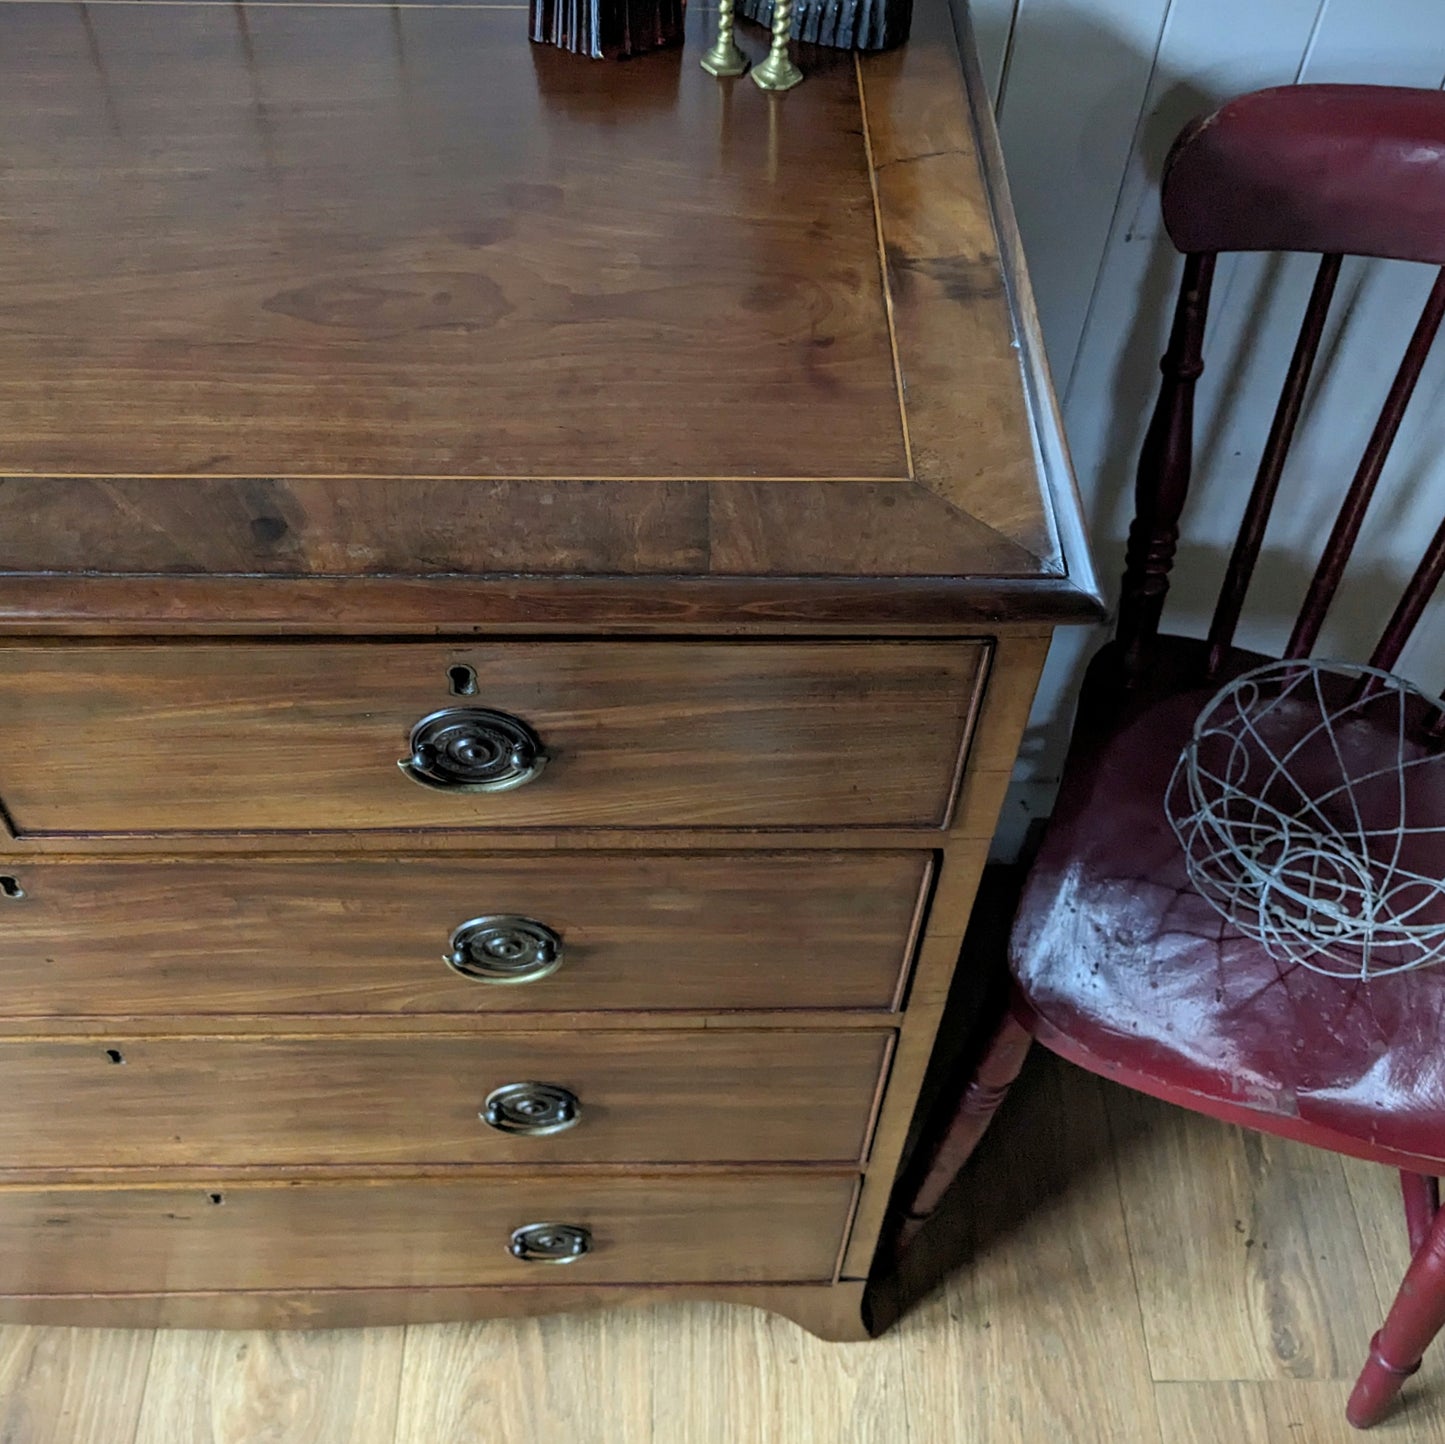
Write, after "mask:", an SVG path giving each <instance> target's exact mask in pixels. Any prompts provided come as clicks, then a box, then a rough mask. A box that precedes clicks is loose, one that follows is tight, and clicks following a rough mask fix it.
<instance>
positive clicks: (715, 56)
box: [699, 0, 748, 80]
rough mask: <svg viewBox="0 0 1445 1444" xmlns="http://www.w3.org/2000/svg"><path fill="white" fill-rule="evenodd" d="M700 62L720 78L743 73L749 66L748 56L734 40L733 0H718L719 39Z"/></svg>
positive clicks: (706, 69) (711, 73)
mask: <svg viewBox="0 0 1445 1444" xmlns="http://www.w3.org/2000/svg"><path fill="white" fill-rule="evenodd" d="M699 63H700V64H701V65H702V68H703V69H704V70H705V71H707V73H708V74H709V75H716V76H717V77H718V78H719V79H720V80H725V79H728V78H729V77H731V76H734V75H741V74H742V73H743V72H744V71H745V70H746V69H747V68H748V57H747V56H746V55H744V54H743V53H742V51H741V50H739V49H738V47H737V44H736V43H735V42H734V40H733V0H718V7H717V39H716V40H714V41H713V43H712V49H711V50H709V51H708V53H707V54H706V55H704V56H703V58H702V60H701V61H700V62H699Z"/></svg>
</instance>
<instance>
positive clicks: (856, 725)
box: [0, 642, 986, 835]
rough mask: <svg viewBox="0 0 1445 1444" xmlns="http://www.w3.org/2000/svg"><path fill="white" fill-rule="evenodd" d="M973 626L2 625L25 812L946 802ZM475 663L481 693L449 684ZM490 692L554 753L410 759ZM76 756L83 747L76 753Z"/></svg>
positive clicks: (127, 814) (624, 819) (142, 824)
mask: <svg viewBox="0 0 1445 1444" xmlns="http://www.w3.org/2000/svg"><path fill="white" fill-rule="evenodd" d="M985 656H986V652H985V649H984V647H982V646H981V645H979V644H976V643H959V644H955V645H948V644H943V643H925V642H917V643H902V642H899V643H888V644H885V643H877V644H872V643H867V644H865V643H859V644H856V645H854V644H847V643H815V644H801V643H800V644H789V645H766V644H744V643H737V644H723V643H718V644H704V643H700V642H699V643H692V644H671V643H645V642H637V643H628V644H608V643H605V642H578V643H564V642H549V643H545V644H541V645H535V644H534V645H528V644H525V643H515V644H510V643H507V644H501V643H499V644H492V645H482V646H476V647H462V648H450V647H443V646H428V645H420V644H418V645H406V644H396V645H390V644H373V645H352V646H345V645H333V644H322V643H318V644H316V645H313V646H308V647H287V646H253V645H242V644H240V643H236V644H232V645H227V646H202V645H197V646H171V647H146V646H136V647H123V646H122V647H102V646H61V645H54V646H49V645H23V644H19V643H15V644H10V645H4V646H0V699H3V705H0V800H3V803H4V806H5V809H6V810H7V811H8V813H9V815H10V818H11V820H12V822H13V823H14V825H15V827H16V830H17V832H19V833H20V834H22V835H24V834H27V833H61V832H63V833H68V834H77V833H81V834H83V833H107V832H146V831H157V832H192V831H214V830H223V831H231V830H252V829H262V830H265V829H295V830H305V831H318V830H329V829H367V828H392V829H397V828H418V827H447V826H452V827H458V826H460V827H467V828H497V827H504V826H507V825H508V824H510V825H513V826H523V827H536V826H545V827H551V828H557V827H582V826H613V827H624V828H638V827H658V826H666V825H668V824H672V825H674V826H682V827H718V826H727V825H734V826H737V825H742V826H758V825H771V826H788V825H793V826H798V825H802V826H829V825H849V824H874V825H877V824H887V823H895V824H897V823H905V824H910V823H911V824H915V825H924V826H928V825H933V826H939V825H941V824H942V823H943V822H944V821H945V820H946V819H947V817H948V814H949V810H950V807H951V803H952V797H953V792H954V787H955V783H956V776H957V772H958V769H959V767H960V766H961V761H962V749H963V747H964V744H965V741H966V738H967V731H968V726H969V723H970V721H971V714H972V710H973V704H974V693H975V690H976V687H977V686H978V684H979V683H980V682H981V680H982V673H981V668H982V665H983V662H984V659H985ZM455 665H465V666H469V667H471V668H473V669H474V671H475V673H476V677H477V692H476V695H475V696H473V697H462V698H454V697H452V696H451V695H449V681H448V678H449V675H450V669H451V668H452V667H453V666H455ZM469 704H470V705H476V706H480V707H487V708H491V709H493V710H497V711H502V712H506V713H508V714H510V715H512V716H515V717H518V718H520V719H522V720H523V721H524V722H527V723H528V724H530V725H531V727H532V728H533V729H534V730H535V731H536V732H537V733H538V734H539V735H540V737H541V739H542V742H543V744H544V745H545V747H546V748H547V749H548V751H549V752H550V753H551V754H552V760H551V761H550V762H549V763H548V764H547V768H546V771H545V772H543V773H542V775H541V777H540V779H538V780H537V781H535V782H533V783H530V784H529V785H527V786H524V787H520V788H517V789H516V790H514V791H511V792H506V793H493V794H484V795H478V794H469V793H449V792H438V791H434V790H432V789H430V788H426V787H422V786H419V785H417V784H416V783H414V782H412V781H411V780H409V779H408V778H407V777H406V776H404V775H403V773H402V772H401V771H400V769H399V768H398V766H397V761H398V759H399V758H402V757H405V756H407V755H408V753H409V752H410V744H409V741H408V738H409V736H410V733H411V729H412V727H413V725H414V724H415V723H416V722H418V721H419V720H420V719H421V718H422V717H424V716H426V715H428V714H430V713H432V712H433V711H436V710H438V709H441V708H445V707H448V706H465V705H469ZM77 769H79V770H77Z"/></svg>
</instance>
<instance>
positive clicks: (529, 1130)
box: [480, 1083, 580, 1138]
mask: <svg viewBox="0 0 1445 1444" xmlns="http://www.w3.org/2000/svg"><path fill="white" fill-rule="evenodd" d="M579 1106H580V1105H579V1104H578V1101H577V1095H576V1094H575V1093H573V1092H572V1091H571V1090H570V1089H567V1088H563V1087H561V1086H559V1085H558V1084H556V1083H506V1084H504V1085H503V1086H502V1087H500V1088H494V1089H493V1090H492V1091H491V1092H490V1093H488V1094H487V1101H486V1102H485V1103H484V1104H483V1105H482V1111H481V1115H480V1117H481V1120H482V1122H483V1123H485V1124H486V1125H487V1127H488V1128H495V1129H496V1130H497V1132H498V1133H519V1134H522V1135H525V1136H527V1137H531V1138H542V1137H545V1136H546V1135H547V1134H549V1133H561V1132H562V1131H563V1130H564V1129H567V1128H571V1127H572V1125H573V1124H574V1123H576V1122H577V1119H578V1116H579V1112H578V1111H579Z"/></svg>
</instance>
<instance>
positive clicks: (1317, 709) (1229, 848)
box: [1165, 661, 1445, 979]
mask: <svg viewBox="0 0 1445 1444" xmlns="http://www.w3.org/2000/svg"><path fill="white" fill-rule="evenodd" d="M1439 723H1440V709H1439V705H1438V704H1437V703H1435V702H1434V701H1433V700H1432V699H1430V698H1428V697H1426V696H1425V695H1424V694H1423V693H1422V692H1420V691H1418V690H1417V689H1416V688H1414V687H1412V686H1411V685H1410V684H1409V683H1408V682H1405V681H1404V680H1403V679H1401V678H1399V677H1396V676H1394V675H1393V674H1392V673H1389V672H1382V671H1379V670H1378V669H1376V668H1371V667H1362V666H1355V665H1353V664H1350V663H1338V662H1314V661H1291V662H1271V663H1269V664H1268V665H1266V666H1262V667H1258V668H1255V669H1254V670H1252V671H1250V672H1246V673H1244V674H1243V675H1242V676H1240V677H1238V678H1236V679H1235V680H1234V681H1232V682H1230V683H1229V684H1228V685H1227V686H1225V687H1224V688H1222V689H1221V690H1220V691H1219V692H1218V693H1217V694H1216V695H1215V696H1214V697H1213V698H1212V699H1211V700H1210V701H1209V702H1208V703H1207V704H1206V705H1205V707H1204V709H1203V710H1202V711H1201V712H1200V714H1199V717H1198V720H1197V721H1196V722H1195V724H1194V732H1193V736H1192V738H1191V740H1190V742H1189V745H1188V746H1187V747H1186V748H1185V749H1184V752H1183V753H1182V755H1181V756H1180V758H1179V763H1178V766H1177V767H1176V768H1175V770H1174V774H1173V777H1172V779H1171V781H1170V784H1169V789H1168V794H1167V798H1166V804H1165V805H1166V811H1167V813H1168V816H1169V821H1170V823H1171V825H1172V826H1173V828H1174V832H1175V835H1176V836H1177V837H1178V839H1179V843H1180V846H1181V847H1182V848H1183V849H1184V855H1185V858H1186V861H1187V866H1188V874H1189V879H1190V881H1191V883H1192V884H1193V885H1194V887H1195V888H1196V889H1197V890H1198V892H1199V893H1200V894H1201V895H1202V896H1203V897H1205V898H1206V899H1207V900H1208V901H1209V902H1210V903H1211V904H1213V906H1214V907H1215V908H1216V909H1217V910H1218V911H1219V912H1220V913H1221V914H1222V915H1223V916H1224V917H1225V918H1227V919H1228V920H1229V921H1230V922H1231V923H1233V924H1234V926H1235V927H1236V928H1238V929H1239V930H1240V931H1241V932H1242V933H1244V934H1245V935H1246V936H1248V937H1251V938H1254V939H1256V940H1257V941H1258V942H1260V943H1262V944H1263V945H1264V947H1265V948H1266V949H1267V951H1268V952H1269V953H1270V955H1271V956H1272V957H1274V958H1277V959H1278V960H1280V961H1281V962H1285V963H1298V964H1299V965H1300V966H1301V967H1305V968H1310V969H1313V970H1314V971H1315V972H1319V973H1326V974H1328V975H1330V976H1333V977H1342V978H1360V979H1369V978H1374V977H1381V976H1384V975H1386V974H1390V973H1400V972H1405V971H1408V970H1410V969H1413V968H1422V967H1426V966H1428V965H1430V964H1433V963H1438V962H1441V961H1445V881H1442V873H1445V866H1442V861H1445V859H1442V854H1445V755H1442V751H1441V747H1440V743H1439V741H1438V728H1439Z"/></svg>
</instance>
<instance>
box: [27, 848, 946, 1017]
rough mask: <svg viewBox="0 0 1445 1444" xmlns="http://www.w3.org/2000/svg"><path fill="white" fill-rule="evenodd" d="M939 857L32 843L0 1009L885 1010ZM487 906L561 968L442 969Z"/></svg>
mask: <svg viewBox="0 0 1445 1444" xmlns="http://www.w3.org/2000/svg"><path fill="white" fill-rule="evenodd" d="M0 872H3V869H0ZM931 872H932V866H931V858H930V857H929V855H928V854H927V853H920V852H912V853H906V852H902V853H900V852H871V851H862V852H853V853H840V852H817V853H814V852H803V853H796V852H795V853H723V854H719V855H716V856H705V855H693V856H676V855H668V854H655V853H636V854H631V855H624V856H618V855H615V854H603V855H587V854H582V855H577V854H566V853H563V854H554V855H550V856H547V857H517V856H508V855H500V856H499V855H495V854H481V855H478V856H471V857H466V858H460V859H459V858H425V857H416V856H408V857H400V858H385V859H365V858H362V859H356V858H348V859H345V860H340V861H328V860H322V859H307V858H304V857H303V858H300V859H297V858H289V859H286V860H279V859H278V860H268V861H258V860H255V859H246V858H242V859H237V860H235V861H229V860H218V859H213V860H210V861H206V860H204V859H202V860H195V859H184V860H176V861H171V862H152V861H148V860H146V861H141V860H137V861H132V862H78V863H29V864H21V865H16V866H14V867H13V868H12V869H11V871H9V872H3V875H4V876H7V877H12V878H13V879H14V883H13V886H14V887H15V888H17V889H19V891H20V892H21V893H22V894H23V896H20V897H17V898H9V897H8V896H6V895H4V893H3V892H0V968H3V971H4V977H5V989H4V994H3V996H0V1017H3V1018H10V1019H14V1018H20V1017H24V1018H45V1017H52V1018H54V1017H61V1018H80V1017H105V1016H119V1017H126V1018H130V1019H140V1018H153V1019H154V1018H165V1019H174V1018H176V1017H180V1016H184V1015H186V1014H203V1015H210V1016H220V1015H226V1014H236V1015H263V1016H264V1015H268V1014H269V1015H312V1014H324V1013H343V1014H357V1013H364V1014H371V1015H376V1016H377V1017H380V1018H384V1017H386V1016H388V1015H393V1016H394V1015H399V1014H450V1015H458V1014H464V1015H467V1016H468V1017H477V1018H486V1017H489V1016H492V1015H495V1014H498V1013H503V1014H511V1013H527V1012H579V1011H587V1010H593V1009H596V1010H607V1011H611V1010H618V1009H640V1010H650V1011H657V1010H665V1009H678V1010H688V1009H693V1010H696V1009H731V1008H753V1009H770V1008H809V1009H816V1008H867V1009H877V1010H887V1009H891V1008H893V1007H894V1005H895V1003H896V1001H897V999H898V996H899V992H900V989H901V986H902V983H903V979H904V972H905V968H906V966H907V963H908V961H909V958H910V955H911V951H912V948H911V944H912V941H913V935H914V932H915V928H916V924H917V921H918V915H919V912H920V909H921V906H922V903H923V901H924V889H925V887H926V884H927V881H928V878H929V877H930V875H931ZM488 914H512V915H518V916H521V917H526V918H534V919H536V920H538V921H540V922H542V923H545V924H546V925H547V926H549V927H550V928H552V930H553V931H554V932H556V933H557V934H558V935H559V937H560V938H561V940H562V965H561V967H560V968H559V969H558V970H557V971H556V972H555V973H553V974H551V975H550V976H549V977H546V978H542V979H539V980H537V981H535V982H530V983H526V984H521V985H514V984H507V985H497V984H491V983H487V982H481V981H476V980H473V979H469V978H464V977H462V976H460V975H459V974H457V973H455V972H454V971H452V969H451V968H449V967H447V966H446V964H445V962H444V961H443V954H444V953H445V952H446V949H447V944H448V940H449V938H450V936H451V933H452V930H453V929H454V928H455V927H456V926H457V925H458V924H460V923H463V922H465V921H467V920H468V919H471V918H476V917H479V916H482V915H488Z"/></svg>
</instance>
